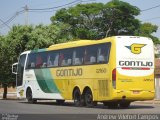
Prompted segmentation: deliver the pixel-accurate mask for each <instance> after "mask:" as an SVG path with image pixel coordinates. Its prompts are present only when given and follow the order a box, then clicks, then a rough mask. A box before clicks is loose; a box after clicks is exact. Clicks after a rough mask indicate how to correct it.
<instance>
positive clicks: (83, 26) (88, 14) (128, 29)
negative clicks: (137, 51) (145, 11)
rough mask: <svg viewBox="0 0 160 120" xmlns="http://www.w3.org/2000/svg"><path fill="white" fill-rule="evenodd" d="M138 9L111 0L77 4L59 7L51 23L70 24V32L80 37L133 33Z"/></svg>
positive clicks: (136, 22)
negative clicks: (108, 0) (104, 2)
mask: <svg viewBox="0 0 160 120" xmlns="http://www.w3.org/2000/svg"><path fill="white" fill-rule="evenodd" d="M139 13H140V10H139V9H138V8H137V7H135V6H132V5H130V4H129V3H126V2H122V1H119V0H112V1H111V2H109V3H107V4H103V3H90V4H79V5H77V6H75V7H71V8H69V9H65V8H63V9H61V10H59V11H58V12H56V14H55V16H52V17H51V21H52V23H53V24H55V23H57V22H58V23H59V22H60V23H65V24H69V25H70V30H71V32H72V34H73V35H74V36H75V37H77V38H81V39H100V38H104V37H108V36H113V35H128V34H130V35H133V33H134V31H135V30H136V29H138V28H139V25H140V22H139V20H137V19H135V16H136V15H139Z"/></svg>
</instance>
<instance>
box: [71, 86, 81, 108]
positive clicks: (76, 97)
mask: <svg viewBox="0 0 160 120" xmlns="http://www.w3.org/2000/svg"><path fill="white" fill-rule="evenodd" d="M73 100H74V105H75V106H81V105H82V99H81V93H80V90H79V89H75V90H74V92H73Z"/></svg>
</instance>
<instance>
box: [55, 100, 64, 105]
mask: <svg viewBox="0 0 160 120" xmlns="http://www.w3.org/2000/svg"><path fill="white" fill-rule="evenodd" d="M64 102H65V100H56V103H57V104H58V105H62V104H63V103H64Z"/></svg>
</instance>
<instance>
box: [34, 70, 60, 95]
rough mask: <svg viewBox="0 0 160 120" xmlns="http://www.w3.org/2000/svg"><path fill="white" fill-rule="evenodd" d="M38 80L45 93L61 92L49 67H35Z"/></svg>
mask: <svg viewBox="0 0 160 120" xmlns="http://www.w3.org/2000/svg"><path fill="white" fill-rule="evenodd" d="M35 75H36V79H37V82H38V84H39V86H40V88H41V89H42V91H43V92H45V93H59V90H58V88H57V86H56V84H55V82H54V79H53V78H52V75H51V72H50V70H49V69H35Z"/></svg>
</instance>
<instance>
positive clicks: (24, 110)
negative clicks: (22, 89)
mask: <svg viewBox="0 0 160 120" xmlns="http://www.w3.org/2000/svg"><path fill="white" fill-rule="evenodd" d="M0 113H1V118H5V117H6V116H7V115H9V117H17V116H16V115H18V117H19V118H18V120H19V119H20V118H23V117H26V116H29V117H31V116H32V115H33V116H32V117H34V119H36V116H39V117H40V118H41V119H43V117H42V116H47V117H49V116H50V117H53V115H54V117H60V116H61V117H62V118H65V119H66V118H67V117H66V116H68V117H72V119H76V120H79V119H78V118H79V116H80V115H81V116H84V118H87V117H88V118H87V119H93V118H95V119H98V118H101V117H102V116H99V115H101V114H102V115H105V114H107V116H106V117H107V118H108V115H109V114H112V115H113V114H160V104H153V103H152V104H149V103H147V104H146V103H137V102H133V103H132V104H131V106H130V107H129V108H127V109H120V108H118V109H108V107H106V106H103V105H102V104H98V106H96V107H94V108H86V107H75V106H74V104H73V102H65V103H64V104H63V105H57V104H56V102H55V101H45V102H44V101H39V102H38V103H37V104H29V103H27V102H26V101H25V100H0ZM30 114H32V115H30ZM62 114H65V115H62ZM66 114H69V115H66ZM90 114H93V115H91V116H92V118H90V117H91V116H89V115H90ZM21 116H22V117H21ZM7 117H8V116H7ZM97 117H98V118H97ZM84 118H83V119H84ZM102 118H103V117H102ZM113 118H114V116H113ZM23 119H24V118H23ZM27 119H29V118H27ZM70 119H71V118H70ZM158 119H159V118H158ZM3 120H4V119H3ZM45 120H49V118H48V119H45Z"/></svg>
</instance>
